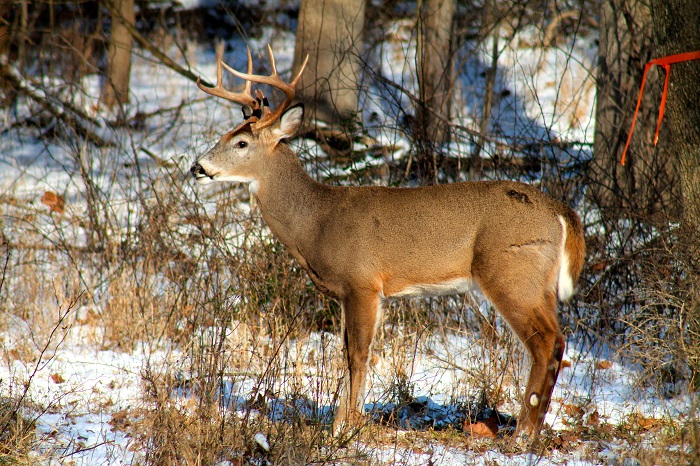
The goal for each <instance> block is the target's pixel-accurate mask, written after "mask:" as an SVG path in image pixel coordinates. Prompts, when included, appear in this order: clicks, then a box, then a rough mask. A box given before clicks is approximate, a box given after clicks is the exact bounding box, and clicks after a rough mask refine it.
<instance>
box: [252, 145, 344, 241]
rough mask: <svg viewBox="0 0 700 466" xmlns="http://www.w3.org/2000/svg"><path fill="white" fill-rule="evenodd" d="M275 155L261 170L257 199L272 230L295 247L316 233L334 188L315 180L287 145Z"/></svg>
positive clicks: (256, 193) (280, 148)
mask: <svg viewBox="0 0 700 466" xmlns="http://www.w3.org/2000/svg"><path fill="white" fill-rule="evenodd" d="M272 158H274V160H269V163H268V164H266V166H265V167H264V168H263V170H261V173H260V176H259V178H258V180H257V187H256V188H257V189H256V192H255V198H256V200H257V202H258V204H259V205H260V210H261V213H262V216H263V219H264V220H265V222H266V223H267V225H268V226H269V227H270V230H271V231H272V233H273V234H274V235H275V236H276V237H277V238H278V239H279V240H280V241H281V242H282V243H284V244H285V245H286V246H287V247H288V248H290V249H292V250H295V249H296V244H297V243H298V239H300V238H308V237H309V236H310V235H312V234H313V232H312V231H311V230H313V229H314V228H316V227H317V225H318V220H319V217H321V216H322V215H323V212H324V211H325V209H326V206H327V205H328V203H329V201H330V198H329V197H330V193H331V191H332V188H331V187H329V186H325V185H323V184H321V183H318V182H316V181H315V180H313V179H312V178H311V177H310V176H309V175H308V174H307V173H306V172H305V171H304V169H303V167H302V166H301V163H300V162H299V159H298V158H297V155H296V154H295V153H294V152H292V150H291V149H289V148H288V147H287V146H283V147H279V148H278V150H277V151H276V152H275V153H274V154H272V155H271V159H272ZM293 252H295V251H293Z"/></svg>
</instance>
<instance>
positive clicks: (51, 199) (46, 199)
mask: <svg viewBox="0 0 700 466" xmlns="http://www.w3.org/2000/svg"><path fill="white" fill-rule="evenodd" d="M41 202H42V204H45V205H47V206H49V209H51V212H56V213H57V214H62V213H63V212H64V206H65V201H64V199H63V196H61V195H60V194H56V193H55V192H53V191H45V192H44V195H43V196H41Z"/></svg>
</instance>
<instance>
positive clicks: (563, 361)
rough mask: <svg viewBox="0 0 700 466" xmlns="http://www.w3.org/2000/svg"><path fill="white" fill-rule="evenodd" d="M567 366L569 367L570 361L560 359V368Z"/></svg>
mask: <svg viewBox="0 0 700 466" xmlns="http://www.w3.org/2000/svg"><path fill="white" fill-rule="evenodd" d="M567 367H571V361H569V360H568V359H562V361H561V365H560V366H559V368H560V369H566V368H567Z"/></svg>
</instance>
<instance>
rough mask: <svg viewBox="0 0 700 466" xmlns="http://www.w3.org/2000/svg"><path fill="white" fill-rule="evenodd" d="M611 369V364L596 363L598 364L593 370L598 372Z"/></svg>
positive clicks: (604, 362) (608, 362) (605, 362)
mask: <svg viewBox="0 0 700 466" xmlns="http://www.w3.org/2000/svg"><path fill="white" fill-rule="evenodd" d="M611 367H612V362H610V361H607V360H606V361H598V364H596V366H595V368H596V369H599V370H605V369H610V368H611Z"/></svg>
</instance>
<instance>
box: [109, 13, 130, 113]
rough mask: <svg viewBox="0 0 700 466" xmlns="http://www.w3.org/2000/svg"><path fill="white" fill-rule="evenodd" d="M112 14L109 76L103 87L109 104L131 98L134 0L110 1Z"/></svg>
mask: <svg viewBox="0 0 700 466" xmlns="http://www.w3.org/2000/svg"><path fill="white" fill-rule="evenodd" d="M106 3H107V6H108V8H109V10H110V13H111V15H112V31H111V32H110V40H109V47H108V49H107V79H106V80H105V83H104V85H103V87H102V96H101V101H102V103H103V104H104V105H106V106H107V107H113V106H114V105H115V104H125V103H127V102H128V101H129V78H130V74H131V44H132V37H131V32H130V30H131V29H133V28H134V24H135V22H136V15H135V13H134V0H114V2H111V1H110V0H107V2H106Z"/></svg>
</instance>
